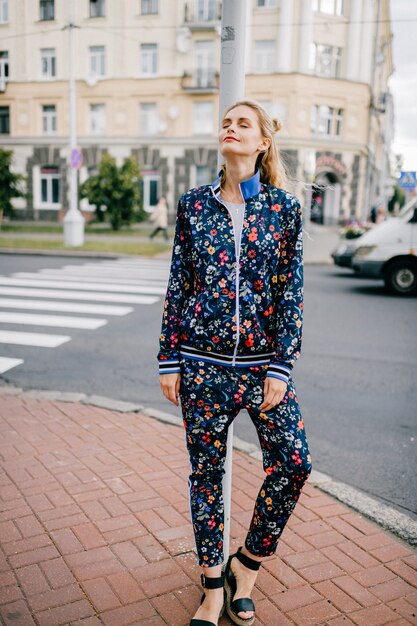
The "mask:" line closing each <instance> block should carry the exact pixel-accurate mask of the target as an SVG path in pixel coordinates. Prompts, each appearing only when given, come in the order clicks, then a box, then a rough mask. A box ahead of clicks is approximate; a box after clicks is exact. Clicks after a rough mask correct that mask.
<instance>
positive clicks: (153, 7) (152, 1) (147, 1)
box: [141, 0, 158, 15]
mask: <svg viewBox="0 0 417 626" xmlns="http://www.w3.org/2000/svg"><path fill="white" fill-rule="evenodd" d="M141 8H142V15H155V14H157V13H158V0H141Z"/></svg>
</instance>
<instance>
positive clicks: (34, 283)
mask: <svg viewBox="0 0 417 626" xmlns="http://www.w3.org/2000/svg"><path fill="white" fill-rule="evenodd" d="M0 285H5V286H6V287H7V286H13V287H47V288H49V289H85V290H89V291H90V290H92V291H111V292H115V291H119V292H123V293H149V294H159V295H162V294H165V289H163V288H162V287H153V286H151V285H148V286H146V287H142V286H140V285H139V286H137V285H114V284H112V285H109V284H108V283H104V284H102V285H97V284H96V283H84V284H80V283H79V282H78V281H74V282H68V283H66V284H64V285H63V284H62V282H61V281H59V280H30V279H27V280H25V279H23V278H7V277H4V276H0Z"/></svg>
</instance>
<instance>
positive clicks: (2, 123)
mask: <svg viewBox="0 0 417 626" xmlns="http://www.w3.org/2000/svg"><path fill="white" fill-rule="evenodd" d="M0 135H10V108H9V107H0Z"/></svg>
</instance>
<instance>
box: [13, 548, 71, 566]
mask: <svg viewBox="0 0 417 626" xmlns="http://www.w3.org/2000/svg"><path fill="white" fill-rule="evenodd" d="M57 556H59V554H58V551H57V549H56V548H55V546H46V547H43V548H37V549H36V550H29V551H28V552H22V553H21V554H16V555H11V556H9V561H10V565H11V566H12V567H13V568H15V569H17V568H19V567H24V566H25V565H32V563H42V561H48V560H49V559H54V558H56V557H57Z"/></svg>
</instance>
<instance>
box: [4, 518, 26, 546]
mask: <svg viewBox="0 0 417 626" xmlns="http://www.w3.org/2000/svg"><path fill="white" fill-rule="evenodd" d="M0 537H1V541H2V543H7V542H8V541H19V539H22V535H21V533H20V532H19V530H18V527H17V526H16V525H15V524H14V523H13V522H12V521H11V520H8V521H6V522H0Z"/></svg>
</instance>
